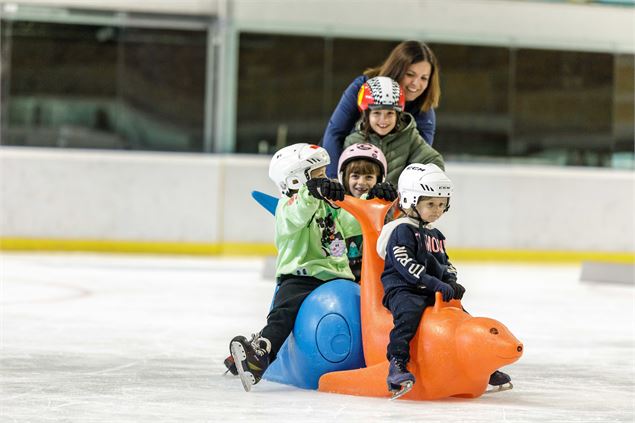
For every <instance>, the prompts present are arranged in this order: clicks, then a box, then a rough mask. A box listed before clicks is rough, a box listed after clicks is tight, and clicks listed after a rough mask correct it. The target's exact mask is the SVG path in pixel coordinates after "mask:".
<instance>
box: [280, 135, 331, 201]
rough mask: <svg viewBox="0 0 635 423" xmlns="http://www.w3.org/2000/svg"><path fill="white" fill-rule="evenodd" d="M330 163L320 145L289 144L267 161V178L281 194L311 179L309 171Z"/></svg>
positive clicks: (327, 155) (286, 193)
mask: <svg viewBox="0 0 635 423" xmlns="http://www.w3.org/2000/svg"><path fill="white" fill-rule="evenodd" d="M329 163H331V159H330V158H329V154H328V153H327V152H326V150H325V149H324V148H322V147H320V146H317V145H314V144H307V143H298V144H293V145H289V146H287V147H284V148H281V149H280V150H278V151H277V152H276V153H275V154H274V155H273V157H272V158H271V162H270V163H269V178H271V180H272V181H273V182H274V183H275V184H276V186H277V187H278V188H279V189H280V192H281V193H282V194H283V195H289V190H297V189H300V187H301V186H302V185H304V184H306V182H307V181H308V180H309V179H311V171H312V170H314V169H317V168H319V167H322V166H326V165H328V164H329Z"/></svg>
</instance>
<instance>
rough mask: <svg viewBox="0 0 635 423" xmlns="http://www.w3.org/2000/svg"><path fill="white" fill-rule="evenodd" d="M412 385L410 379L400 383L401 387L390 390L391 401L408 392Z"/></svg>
mask: <svg viewBox="0 0 635 423" xmlns="http://www.w3.org/2000/svg"><path fill="white" fill-rule="evenodd" d="M413 385H414V383H412V381H410V380H409V381H407V382H404V383H403V384H402V385H401V389H399V390H397V391H391V392H392V397H390V400H391V401H394V400H396V399H397V398H401V397H403V396H404V395H406V394H407V393H408V392H410V390H411V389H412V386H413Z"/></svg>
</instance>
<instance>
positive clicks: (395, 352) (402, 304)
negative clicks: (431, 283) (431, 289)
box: [383, 288, 434, 363]
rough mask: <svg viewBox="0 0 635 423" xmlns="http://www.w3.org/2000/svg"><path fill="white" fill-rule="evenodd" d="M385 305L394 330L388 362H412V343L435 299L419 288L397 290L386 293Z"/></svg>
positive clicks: (392, 331) (389, 345) (391, 335)
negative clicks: (425, 312) (427, 308)
mask: <svg viewBox="0 0 635 423" xmlns="http://www.w3.org/2000/svg"><path fill="white" fill-rule="evenodd" d="M383 304H384V306H385V307H387V308H388V310H390V312H391V313H392V319H393V329H392V330H391V331H390V342H389V343H388V353H387V355H386V356H387V357H388V360H390V359H391V358H393V357H394V358H396V359H398V360H402V361H404V362H406V363H407V362H409V361H410V341H411V340H412V338H414V336H415V334H416V333H417V328H418V327H419V323H421V317H422V316H423V311H424V310H425V308H426V307H427V306H429V305H432V304H434V298H430V297H428V296H427V295H425V294H423V293H422V292H421V291H420V290H418V289H417V288H395V289H392V290H390V291H389V292H387V293H386V295H385V296H384V299H383Z"/></svg>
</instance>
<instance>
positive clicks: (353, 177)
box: [337, 144, 397, 281]
mask: <svg viewBox="0 0 635 423" xmlns="http://www.w3.org/2000/svg"><path fill="white" fill-rule="evenodd" d="M386 170H387V164H386V158H385V157H384V153H382V152H381V150H380V149H379V148H378V147H376V146H374V145H372V144H353V145H351V146H349V147H347V148H346V149H345V150H344V151H343V152H342V155H341V156H340V159H339V163H338V166H337V174H338V178H339V181H340V183H341V184H342V185H343V186H344V192H345V193H346V194H348V195H352V196H353V197H355V198H365V199H372V198H380V199H383V200H388V201H394V200H395V199H396V198H397V191H396V190H395V187H394V186H393V185H392V184H391V183H390V182H386ZM341 217H342V219H343V220H347V221H348V222H349V223H350V226H351V228H355V230H354V231H353V233H352V234H350V236H349V237H347V238H346V249H347V254H348V261H349V265H350V267H351V271H352V272H353V275H355V280H356V281H359V280H360V277H361V272H362V241H363V239H362V228H361V227H360V225H359V223H358V222H357V220H356V219H355V218H354V217H353V216H352V215H351V214H350V213H348V212H347V211H345V210H342V211H341Z"/></svg>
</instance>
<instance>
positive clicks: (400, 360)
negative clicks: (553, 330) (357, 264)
mask: <svg viewBox="0 0 635 423" xmlns="http://www.w3.org/2000/svg"><path fill="white" fill-rule="evenodd" d="M452 190H453V187H452V181H450V179H449V178H448V177H447V176H446V175H445V173H443V171H442V170H441V169H439V167H437V166H436V165H434V164H420V163H413V164H411V165H409V166H408V167H406V169H405V170H404V171H403V172H402V174H401V175H400V176H399V184H398V188H397V191H398V193H399V205H400V207H401V209H402V211H403V212H404V215H405V216H404V217H402V218H399V219H396V220H394V221H392V222H390V223H388V224H386V225H385V226H384V228H383V229H382V232H381V234H380V236H379V239H378V241H377V252H378V253H379V255H380V256H381V257H384V258H385V265H384V272H383V273H382V276H381V281H382V284H383V286H384V298H383V304H384V306H385V307H386V308H388V309H389V310H390V312H391V313H392V315H393V322H394V327H393V329H392V331H391V332H390V342H389V344H388V352H387V358H388V360H389V361H390V367H389V372H388V378H387V383H388V389H389V390H390V391H393V392H395V393H396V392H401V391H403V390H404V389H405V390H408V389H410V388H411V387H412V385H413V384H414V383H415V377H414V375H413V374H412V373H410V372H409V371H408V369H407V365H408V362H409V361H410V341H411V340H412V338H413V337H414V335H415V334H416V332H417V328H418V327H419V323H420V321H421V318H422V316H423V312H424V310H425V308H426V307H427V306H430V305H433V304H434V295H435V292H440V293H441V295H442V297H443V301H450V300H451V299H453V298H455V299H461V298H462V297H463V294H464V293H465V288H464V287H463V286H462V285H461V284H459V283H458V282H457V272H456V269H455V268H454V266H453V265H452V263H451V262H450V260H449V257H448V254H447V252H446V245H445V237H444V236H443V234H442V233H441V231H439V230H438V229H436V228H434V227H432V223H433V222H435V221H436V220H438V219H439V218H440V217H441V216H442V215H443V214H444V213H445V212H446V211H447V210H448V208H449V206H450V203H449V201H450V197H451V196H452ZM509 382H510V378H509V376H508V375H506V374H505V373H502V372H500V371H496V372H494V373H493V374H492V375H491V376H490V381H489V383H490V384H491V385H499V386H500V385H504V384H508V383H509Z"/></svg>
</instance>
